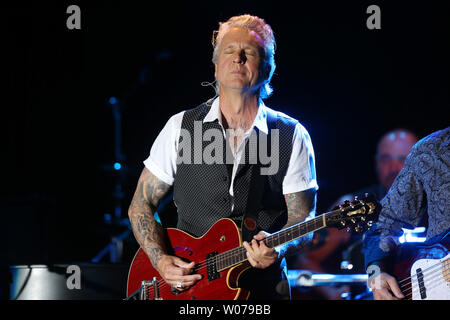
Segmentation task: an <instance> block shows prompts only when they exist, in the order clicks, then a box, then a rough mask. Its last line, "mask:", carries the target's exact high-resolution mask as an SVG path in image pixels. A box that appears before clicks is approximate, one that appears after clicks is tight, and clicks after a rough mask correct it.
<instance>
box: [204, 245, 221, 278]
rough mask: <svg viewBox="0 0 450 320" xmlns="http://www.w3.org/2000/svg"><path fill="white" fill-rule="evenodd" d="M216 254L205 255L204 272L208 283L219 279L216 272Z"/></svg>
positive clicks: (218, 274)
mask: <svg viewBox="0 0 450 320" xmlns="http://www.w3.org/2000/svg"><path fill="white" fill-rule="evenodd" d="M217 254H218V252H217V251H214V252H211V253H209V254H207V255H206V270H207V272H206V273H207V275H208V281H213V280H215V279H218V278H220V272H217V263H216V262H217V260H216V258H215V256H217Z"/></svg>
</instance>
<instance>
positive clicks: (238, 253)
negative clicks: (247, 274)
mask: <svg viewBox="0 0 450 320" xmlns="http://www.w3.org/2000/svg"><path fill="white" fill-rule="evenodd" d="M321 219H323V218H322V215H320V216H319V217H317V218H315V219H312V220H309V221H306V222H305V223H302V224H299V225H297V226H292V227H290V228H286V229H285V230H284V231H281V232H279V233H276V234H274V235H272V236H270V237H268V238H266V241H267V242H269V241H270V242H272V241H274V240H275V237H278V240H279V239H280V235H281V234H283V233H285V235H284V236H285V240H286V236H287V235H288V234H289V232H288V230H289V229H291V228H292V229H297V228H298V229H299V230H295V231H300V228H302V227H306V226H308V227H311V226H313V225H314V226H315V224H316V222H318V221H321ZM315 227H317V226H315ZM323 227H324V226H323V225H322V226H321V228H323ZM313 231H315V230H313ZM313 231H309V232H308V233H311V232H313ZM291 233H292V234H295V232H294V231H291ZM304 235H306V233H305V234H303V235H299V236H297V237H296V238H299V237H302V236H304ZM296 238H292V239H291V240H289V241H292V240H294V239H296ZM245 252H246V249H245V247H243V246H240V247H237V248H234V249H231V250H228V251H226V252H223V253H221V254H218V255H216V256H213V257H210V258H207V259H206V260H203V261H201V262H199V263H197V264H196V265H195V267H194V269H195V270H196V271H200V270H201V271H203V269H205V268H207V267H208V263H209V262H213V261H212V260H214V258H216V263H217V258H220V259H221V260H222V262H224V260H225V261H226V260H227V259H230V258H233V260H232V261H233V263H232V264H231V265H230V266H229V267H231V266H232V265H234V264H237V263H239V262H242V261H239V259H241V257H242V255H245ZM235 258H237V259H238V260H237V261H236V262H234V259H235ZM245 260H246V259H245V258H244V261H245ZM157 283H158V288H159V290H161V289H164V287H166V286H167V285H169V284H168V283H167V282H166V281H164V279H161V280H157ZM170 287H171V286H170Z"/></svg>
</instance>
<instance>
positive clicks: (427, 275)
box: [148, 247, 450, 296]
mask: <svg viewBox="0 0 450 320" xmlns="http://www.w3.org/2000/svg"><path fill="white" fill-rule="evenodd" d="M240 248H242V247H240ZM213 258H214V257H211V258H208V259H207V260H206V261H202V262H201V263H199V264H197V266H198V265H200V264H205V263H208V260H211V259H213ZM449 263H450V259H447V260H445V261H442V262H439V263H437V264H435V265H433V266H430V267H428V268H427V269H424V270H423V271H422V274H423V277H424V281H425V280H426V281H428V282H429V281H430V279H432V277H430V276H431V275H432V274H434V273H435V272H437V271H441V270H442V268H438V269H435V268H436V267H438V266H440V265H443V266H444V268H445V267H447V266H448V265H449ZM202 268H204V266H203V267H199V268H198V269H197V270H200V269H202ZM439 274H440V273H438V275H439ZM413 277H417V273H416V274H414V275H412V276H411V277H408V278H405V279H403V280H401V281H400V282H399V283H403V282H405V281H407V280H409V279H412V278H413ZM425 278H426V279H425ZM167 285H168V283H166V282H165V281H164V280H163V279H161V280H159V281H158V289H159V291H161V290H164V289H165V287H166V286H167ZM417 286H418V283H417V282H413V281H411V282H408V283H404V284H403V285H401V286H400V288H401V289H402V291H405V290H410V291H411V293H409V294H407V296H409V295H412V291H413V290H416V291H417V290H420V288H419V289H417ZM408 287H409V288H408ZM413 287H414V288H413ZM148 290H150V288H149V289H148Z"/></svg>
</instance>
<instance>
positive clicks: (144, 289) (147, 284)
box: [140, 277, 163, 300]
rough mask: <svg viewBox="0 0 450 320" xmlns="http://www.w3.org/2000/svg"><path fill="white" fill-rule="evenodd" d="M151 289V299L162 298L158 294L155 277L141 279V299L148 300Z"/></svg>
mask: <svg viewBox="0 0 450 320" xmlns="http://www.w3.org/2000/svg"><path fill="white" fill-rule="evenodd" d="M151 289H153V300H163V298H161V297H160V296H159V284H158V280H157V279H156V277H153V280H143V281H142V282H141V294H140V298H141V300H150V299H151V298H150V290H151Z"/></svg>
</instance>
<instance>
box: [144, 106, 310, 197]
mask: <svg viewBox="0 0 450 320" xmlns="http://www.w3.org/2000/svg"><path fill="white" fill-rule="evenodd" d="M219 103H220V102H219V98H216V99H215V100H214V101H213V103H212V105H211V108H210V110H209V112H208V113H207V115H206V116H205V118H204V119H203V122H209V121H215V120H218V121H219V123H220V125H221V127H222V130H223V133H224V137H225V129H224V128H223V126H222V116H221V112H220V107H219ZM267 109H268V107H267V106H265V105H264V103H263V102H261V103H260V105H259V108H258V113H257V115H256V117H255V120H254V121H253V125H252V127H251V128H250V129H249V130H248V131H247V132H246V133H245V135H244V138H243V139H242V142H241V144H240V145H239V146H238V148H237V151H236V155H235V158H234V164H233V171H232V177H231V184H230V190H229V192H230V195H231V196H233V181H234V177H235V174H236V170H237V167H238V164H239V162H240V159H241V156H242V154H243V152H244V150H245V148H244V146H245V141H246V140H247V139H248V137H249V135H250V133H251V131H252V129H253V128H254V127H257V128H258V129H259V130H261V131H263V132H264V133H266V134H267V132H268V127H267ZM184 112H185V111H182V112H179V113H177V114H175V115H173V116H172V117H171V118H170V119H169V120H168V121H167V123H166V125H165V126H164V128H163V129H162V130H161V132H160V133H159V135H158V136H157V138H156V140H155V141H154V143H153V145H152V147H151V150H150V155H149V157H148V158H147V159H146V160H145V161H144V165H145V167H146V168H147V169H148V170H150V171H151V172H152V173H153V174H154V175H155V176H156V177H158V178H159V179H160V180H161V181H163V182H165V183H167V184H168V185H173V182H174V180H175V179H176V171H177V154H178V141H179V137H180V131H181V122H182V120H183V115H184ZM274 112H277V111H274ZM277 113H278V114H281V113H280V112H277ZM292 139H293V141H292V142H293V143H292V153H291V157H290V160H289V165H288V168H287V171H286V175H285V176H284V178H283V184H282V190H283V194H289V193H295V192H300V191H304V190H307V189H310V188H318V185H317V180H316V172H315V160H314V150H313V146H312V143H311V139H310V136H309V134H308V132H307V131H306V129H305V128H304V127H303V126H302V125H301V124H300V123H297V125H296V127H295V131H294V135H293V138H292Z"/></svg>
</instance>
